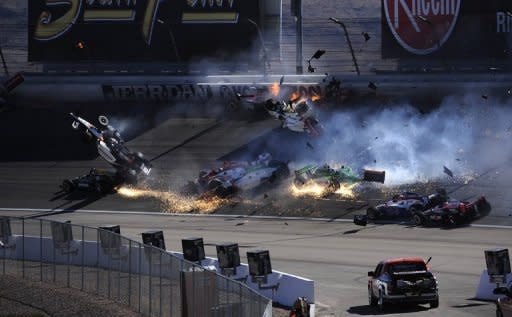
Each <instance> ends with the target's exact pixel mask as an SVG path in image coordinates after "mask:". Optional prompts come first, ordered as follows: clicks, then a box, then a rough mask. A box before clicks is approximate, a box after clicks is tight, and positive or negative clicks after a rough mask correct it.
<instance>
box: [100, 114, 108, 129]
mask: <svg viewBox="0 0 512 317" xmlns="http://www.w3.org/2000/svg"><path fill="white" fill-rule="evenodd" d="M98 122H99V123H100V124H101V125H102V126H105V127H106V126H108V124H109V120H108V118H107V117H106V116H104V115H101V116H99V117H98Z"/></svg>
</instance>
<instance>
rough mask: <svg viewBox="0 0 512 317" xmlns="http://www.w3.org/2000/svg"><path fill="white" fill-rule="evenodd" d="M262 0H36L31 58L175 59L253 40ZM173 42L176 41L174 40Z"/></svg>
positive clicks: (245, 44) (228, 48)
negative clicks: (252, 21)
mask: <svg viewBox="0 0 512 317" xmlns="http://www.w3.org/2000/svg"><path fill="white" fill-rule="evenodd" d="M259 16H260V12H259V1H242V0H174V1H172V0H146V1H137V0H31V1H29V30H28V32H29V34H28V37H29V60H30V61H75V60H107V61H112V60H113V61H123V60H126V61H133V60H139V61H155V60H163V61H173V60H176V56H175V55H177V54H174V53H173V50H171V45H173V46H174V45H175V46H176V48H177V51H178V52H179V55H180V57H181V58H182V59H190V58H193V57H195V56H202V55H214V54H218V52H222V54H226V55H229V54H230V53H235V52H237V51H240V50H243V49H245V48H248V47H249V46H250V45H251V44H252V40H253V37H254V35H255V34H256V28H255V27H254V25H252V24H250V23H248V19H251V20H254V21H258V20H259ZM171 42H174V43H171Z"/></svg>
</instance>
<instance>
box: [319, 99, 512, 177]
mask: <svg viewBox="0 0 512 317" xmlns="http://www.w3.org/2000/svg"><path fill="white" fill-rule="evenodd" d="M510 106H511V103H510V102H509V103H500V102H498V101H495V100H492V98H489V99H487V98H482V96H479V95H473V94H468V95H466V96H463V97H460V96H457V97H448V98H446V99H445V100H444V101H443V103H442V104H441V106H440V107H439V108H438V109H436V110H434V111H432V112H430V113H427V114H421V113H420V112H419V111H418V110H417V109H415V108H413V107H412V106H410V105H407V104H404V105H394V106H393V107H388V108H384V109H374V108H365V109H360V110H355V111H354V110H347V111H343V112H338V113H335V114H332V115H330V118H329V119H327V121H325V122H324V126H325V130H326V134H327V135H326V138H325V139H324V140H323V141H321V148H322V152H323V153H324V157H323V159H324V160H325V161H327V162H329V161H331V162H332V161H336V162H340V161H341V162H345V163H347V164H351V165H352V166H353V167H354V168H356V169H357V168H370V169H378V170H385V171H386V184H392V185H398V184H405V183H413V182H418V181H426V180H433V179H442V178H447V177H449V176H447V175H446V174H445V173H444V172H443V170H444V166H446V167H447V168H449V169H450V170H451V171H452V172H453V174H454V176H455V177H465V176H469V175H474V174H479V173H483V172H484V171H485V170H486V169H488V168H490V167H493V166H496V165H498V164H502V163H503V162H505V161H506V160H508V159H509V158H510V157H512V142H511V128H510V127H511V125H512V108H511V107H510Z"/></svg>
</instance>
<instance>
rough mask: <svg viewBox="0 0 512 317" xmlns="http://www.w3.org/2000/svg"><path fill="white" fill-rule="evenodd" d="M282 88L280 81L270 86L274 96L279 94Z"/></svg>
mask: <svg viewBox="0 0 512 317" xmlns="http://www.w3.org/2000/svg"><path fill="white" fill-rule="evenodd" d="M280 90H281V87H279V83H277V82H275V83H273V84H272V86H270V92H271V93H272V95H273V96H274V97H277V96H279V91H280Z"/></svg>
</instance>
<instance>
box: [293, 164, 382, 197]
mask: <svg viewBox="0 0 512 317" xmlns="http://www.w3.org/2000/svg"><path fill="white" fill-rule="evenodd" d="M385 177H386V172H384V171H372V170H364V173H363V177H362V178H361V177H360V176H358V175H356V174H355V173H354V172H353V171H352V169H351V168H350V167H348V166H341V168H339V169H334V168H332V167H330V166H329V165H328V164H324V165H321V166H320V165H306V166H304V167H303V168H301V169H299V170H296V171H295V179H294V181H293V183H294V184H295V186H297V187H299V188H300V187H301V186H303V185H305V184H306V183H309V182H314V183H317V184H321V185H323V186H325V187H327V188H328V189H331V190H333V191H336V190H338V189H339V188H340V186H341V184H344V183H345V184H354V183H359V182H362V181H368V182H377V183H384V180H385Z"/></svg>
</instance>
